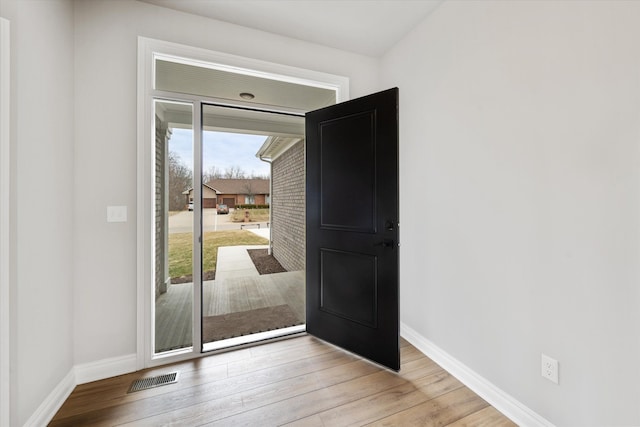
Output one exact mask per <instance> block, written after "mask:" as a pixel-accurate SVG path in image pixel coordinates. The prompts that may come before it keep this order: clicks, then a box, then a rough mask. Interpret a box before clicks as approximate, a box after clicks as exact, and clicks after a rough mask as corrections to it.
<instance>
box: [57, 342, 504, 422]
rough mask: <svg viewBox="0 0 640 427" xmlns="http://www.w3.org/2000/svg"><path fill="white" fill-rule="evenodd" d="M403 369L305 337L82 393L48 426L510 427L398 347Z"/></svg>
mask: <svg viewBox="0 0 640 427" xmlns="http://www.w3.org/2000/svg"><path fill="white" fill-rule="evenodd" d="M401 361H402V369H401V371H400V373H394V372H390V371H387V370H384V369H382V368H380V367H377V366H375V365H373V364H371V363H369V362H367V361H365V360H363V359H361V358H359V357H356V356H354V355H352V354H350V353H347V352H344V351H342V350H339V349H337V348H335V347H333V346H330V345H328V344H326V343H324V342H322V341H320V340H318V339H316V338H313V337H311V336H308V335H307V336H303V337H299V338H292V339H289V340H285V341H278V342H272V343H269V344H264V345H261V346H257V347H252V348H245V349H241V350H237V351H233V352H228V353H222V354H217V355H212V356H208V357H204V358H201V359H197V360H193V361H188V362H181V363H178V364H174V365H171V366H165V367H162V368H153V369H149V370H146V371H141V372H137V373H133V374H128V375H122V376H119V377H115V378H111V379H107V380H102V381H96V382H93V383H89V384H83V385H80V386H78V387H76V389H75V390H74V391H73V393H72V394H71V396H70V397H69V398H68V399H67V401H66V403H65V404H64V405H63V406H62V408H61V409H60V410H59V411H58V413H57V415H56V416H55V418H54V420H53V421H52V422H51V424H50V425H51V426H85V425H91V426H103V425H104V426H115V425H128V426H161V425H178V426H200V425H220V426H242V425H246V426H279V425H289V426H354V425H375V426H402V425H416V426H457V427H460V426H514V425H515V424H513V423H512V422H511V421H509V420H508V419H506V418H505V417H504V416H503V415H502V414H500V413H499V412H498V411H496V410H495V409H494V408H493V407H491V406H489V405H488V404H487V402H485V401H484V400H482V399H481V398H479V397H478V396H477V395H475V394H474V393H473V392H472V391H470V390H469V389H468V388H466V387H465V386H463V385H462V384H461V383H460V382H459V381H457V380H456V379H455V378H453V377H452V376H451V375H449V374H448V373H447V372H445V371H444V370H442V368H440V367H439V366H438V365H437V364H435V363H434V362H433V361H431V360H430V359H428V358H427V357H425V356H424V355H423V354H422V353H420V352H419V351H418V350H416V349H415V348H414V347H413V346H411V345H409V344H408V343H407V342H406V341H404V340H403V341H402V348H401ZM173 371H179V372H180V374H179V381H178V383H176V384H171V385H166V386H161V387H157V388H154V389H150V390H145V391H139V392H135V393H131V394H127V390H128V388H129V386H130V384H131V382H132V381H134V380H136V379H138V378H143V377H150V376H155V375H159V374H163V373H168V372H173Z"/></svg>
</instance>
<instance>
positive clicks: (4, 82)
mask: <svg viewBox="0 0 640 427" xmlns="http://www.w3.org/2000/svg"><path fill="white" fill-rule="evenodd" d="M9 35H10V32H9V21H8V20H6V19H4V18H0V94H1V95H0V426H5V425H6V426H8V425H9V422H10V420H11V415H10V412H11V411H10V409H11V404H10V400H11V381H10V380H11V378H10V376H11V370H10V359H11V351H10V344H11V340H10V338H11V304H10V298H11V292H10V289H11V287H10V277H11V276H10V265H11V236H10V231H11V226H10V212H11V210H10V209H11V208H10V205H9V202H10V201H11V187H10V178H11V174H10V173H11V149H10V147H11V143H10V136H11V134H10V132H9V118H10V114H9V110H10V108H11V103H10V101H9V95H10V93H11V81H10V79H9V72H10V62H9V53H10V50H11V43H10V42H9Z"/></svg>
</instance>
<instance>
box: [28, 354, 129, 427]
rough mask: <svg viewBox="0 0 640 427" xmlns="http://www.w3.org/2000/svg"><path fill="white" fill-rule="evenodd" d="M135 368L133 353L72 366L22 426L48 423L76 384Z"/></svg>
mask: <svg viewBox="0 0 640 427" xmlns="http://www.w3.org/2000/svg"><path fill="white" fill-rule="evenodd" d="M135 370H136V355H135V354H131V355H128V356H122V357H112V358H110V359H104V360H99V361H97V362H92V363H85V364H82V365H76V366H74V367H73V368H71V370H70V371H69V373H68V374H67V375H66V376H65V377H64V378H63V379H62V381H60V382H59V383H58V385H57V386H56V388H55V389H53V391H52V392H51V393H49V396H47V398H46V399H45V400H44V401H43V402H42V404H40V406H39V407H38V409H36V411H35V412H34V413H33V415H31V417H29V419H28V420H27V422H26V423H25V424H24V427H31V426H33V427H40V426H46V425H47V424H49V423H50V422H51V420H52V419H53V417H54V416H55V415H56V412H58V410H59V409H60V407H61V406H62V404H63V403H64V401H65V400H67V398H68V397H69V395H70V394H71V392H72V391H73V389H74V388H75V387H76V386H77V385H78V384H84V383H88V382H91V381H97V380H102V379H105V378H110V377H115V376H117V375H122V374H128V373H129V372H134V371H135Z"/></svg>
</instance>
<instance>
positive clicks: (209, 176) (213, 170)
mask: <svg viewBox="0 0 640 427" xmlns="http://www.w3.org/2000/svg"><path fill="white" fill-rule="evenodd" d="M223 176H224V175H223V173H222V171H221V170H220V169H218V167H217V166H215V165H213V166H211V167H210V168H209V169H207V171H206V172H205V173H204V174H202V182H203V183H205V184H208V183H210V182H211V181H213V180H214V179H220V178H222V177H223Z"/></svg>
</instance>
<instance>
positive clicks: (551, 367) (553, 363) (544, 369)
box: [540, 354, 558, 384]
mask: <svg viewBox="0 0 640 427" xmlns="http://www.w3.org/2000/svg"><path fill="white" fill-rule="evenodd" d="M540 367H541V372H540V373H541V375H542V377H543V378H546V379H548V380H549V381H551V382H552V383H555V384H558V361H557V360H555V359H552V358H551V357H549V356H547V355H545V354H543V355H542V357H541V359H540Z"/></svg>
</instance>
